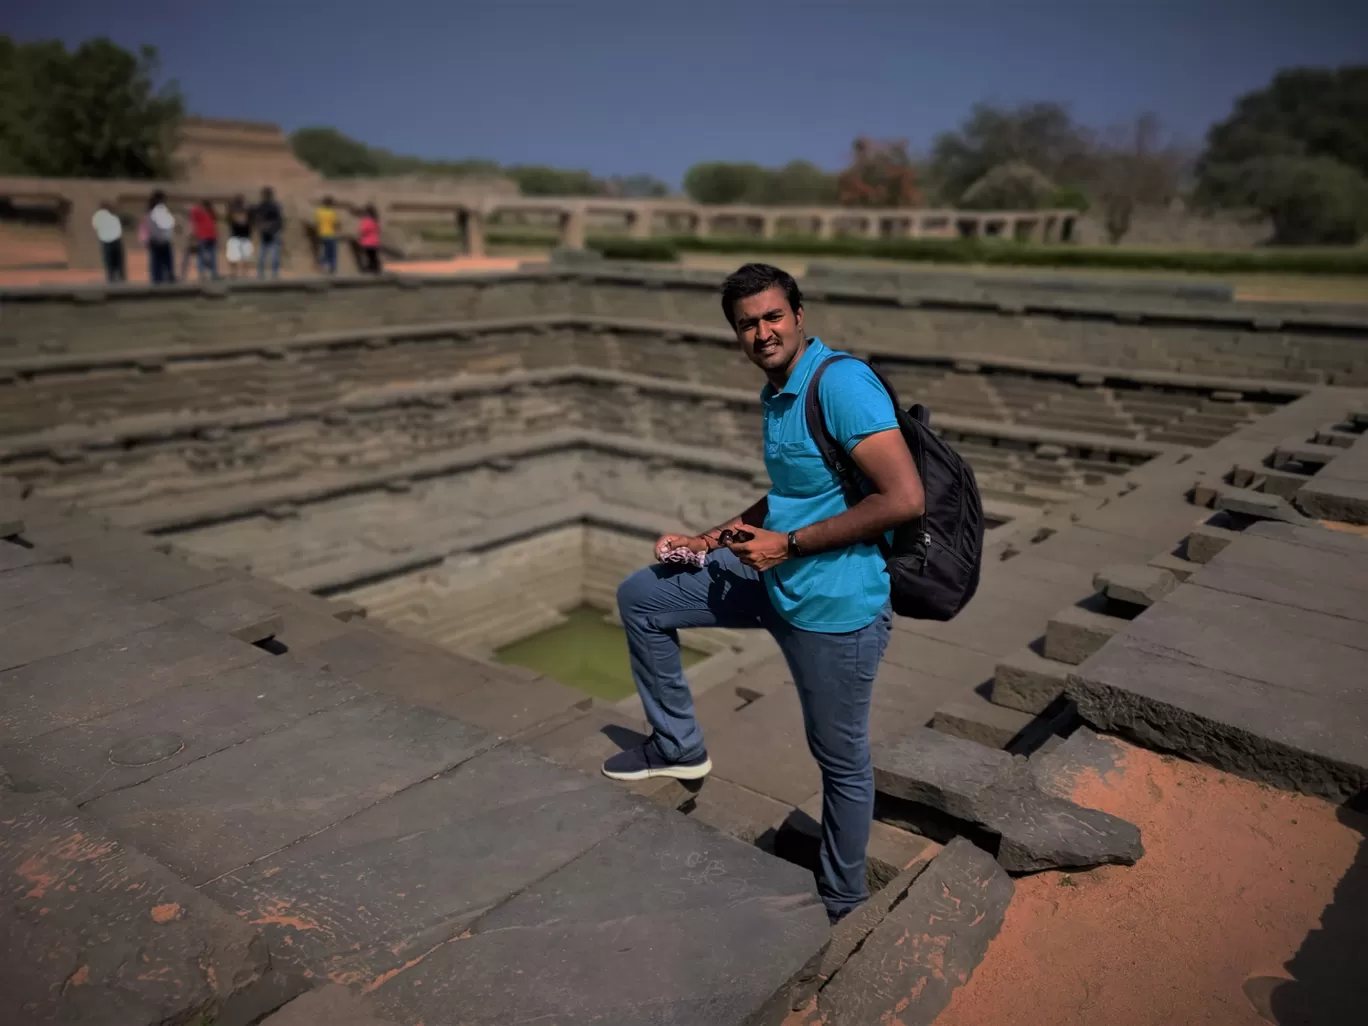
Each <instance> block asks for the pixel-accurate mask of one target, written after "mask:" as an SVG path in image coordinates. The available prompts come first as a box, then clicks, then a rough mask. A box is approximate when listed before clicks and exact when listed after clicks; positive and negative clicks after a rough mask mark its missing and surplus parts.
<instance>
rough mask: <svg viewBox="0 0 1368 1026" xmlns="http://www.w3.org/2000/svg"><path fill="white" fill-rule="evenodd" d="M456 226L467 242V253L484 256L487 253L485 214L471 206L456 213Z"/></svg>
mask: <svg viewBox="0 0 1368 1026" xmlns="http://www.w3.org/2000/svg"><path fill="white" fill-rule="evenodd" d="M456 226H457V228H458V229H459V230H460V232H461V237H462V239H463V241H464V242H465V255H466V256H468V257H476V258H483V257H484V255H485V229H484V215H483V213H482V212H481V211H479V210H471V209H469V208H467V209H465V210H461V211H459V212H458V213H457V214H456Z"/></svg>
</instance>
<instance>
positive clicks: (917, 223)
mask: <svg viewBox="0 0 1368 1026" xmlns="http://www.w3.org/2000/svg"><path fill="white" fill-rule="evenodd" d="M921 233H922V219H921V214H913V215H912V216H911V217H909V218H908V219H907V237H908V238H909V239H920V238H921Z"/></svg>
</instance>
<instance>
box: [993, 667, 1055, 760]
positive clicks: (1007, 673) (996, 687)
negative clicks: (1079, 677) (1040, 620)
mask: <svg viewBox="0 0 1368 1026" xmlns="http://www.w3.org/2000/svg"><path fill="white" fill-rule="evenodd" d="M1068 679H1069V664H1068V663H1063V662H1059V661H1057V660H1055V659H1047V658H1045V657H1044V656H1042V655H1039V654H1038V653H1037V652H1036V651H1035V649H1033V648H1023V649H1019V650H1018V651H1016V652H1013V653H1012V654H1011V655H1009V656H1008V657H1007V658H1005V659H1003V660H1002V661H1001V662H1000V663H998V665H997V671H996V672H995V673H994V675H993V690H992V700H993V702H994V704H996V705H1000V706H1003V707H1004V708H1007V709H1015V710H1017V711H1019V712H1022V713H1029V714H1031V715H1033V716H1035V715H1039V714H1040V713H1042V712H1044V711H1045V710H1046V709H1047V708H1049V706H1050V705H1051V704H1052V703H1053V702H1055V701H1056V700H1057V699H1058V698H1059V696H1060V695H1062V694H1064V686H1065V684H1067V683H1068ZM1003 747H1006V746H1005V745H1004V746H1003Z"/></svg>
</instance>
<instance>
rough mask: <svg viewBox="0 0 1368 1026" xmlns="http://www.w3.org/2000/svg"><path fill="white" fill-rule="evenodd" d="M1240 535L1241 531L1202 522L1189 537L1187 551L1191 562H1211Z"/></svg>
mask: <svg viewBox="0 0 1368 1026" xmlns="http://www.w3.org/2000/svg"><path fill="white" fill-rule="evenodd" d="M1239 536H1240V532H1239V531H1232V530H1230V529H1229V528H1225V527H1215V526H1213V525H1211V524H1202V525H1201V526H1200V527H1198V528H1197V529H1196V530H1194V531H1193V532H1192V533H1191V534H1190V535H1188V537H1187V545H1186V550H1185V551H1186V553H1187V558H1188V561H1189V562H1191V563H1210V562H1211V561H1212V560H1213V559H1215V558H1216V554H1217V553H1218V552H1220V551H1221V550H1222V549H1223V548H1225V547H1226V546H1227V545H1229V544H1230V543H1231V542H1232V541H1234V540H1235V539H1236V538H1238V537H1239Z"/></svg>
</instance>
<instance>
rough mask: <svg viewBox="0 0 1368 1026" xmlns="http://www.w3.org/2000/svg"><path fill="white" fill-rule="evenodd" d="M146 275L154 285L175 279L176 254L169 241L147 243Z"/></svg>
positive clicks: (165, 283)
mask: <svg viewBox="0 0 1368 1026" xmlns="http://www.w3.org/2000/svg"><path fill="white" fill-rule="evenodd" d="M147 277H148V280H150V281H151V282H152V284H154V285H170V284H172V283H173V282H175V280H176V254H175V253H174V252H173V251H172V249H171V243H169V242H155V241H154V242H149V243H148V244H147Z"/></svg>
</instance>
